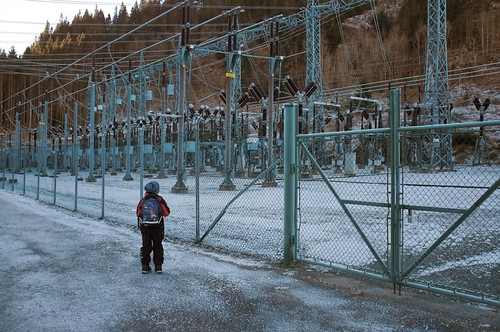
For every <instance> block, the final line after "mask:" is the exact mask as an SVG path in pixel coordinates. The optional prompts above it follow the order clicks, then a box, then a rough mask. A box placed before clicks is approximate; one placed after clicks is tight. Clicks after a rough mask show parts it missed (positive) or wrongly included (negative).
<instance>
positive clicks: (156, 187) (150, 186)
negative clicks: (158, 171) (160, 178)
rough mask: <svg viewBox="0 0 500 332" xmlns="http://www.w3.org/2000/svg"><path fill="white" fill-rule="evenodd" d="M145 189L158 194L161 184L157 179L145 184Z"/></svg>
mask: <svg viewBox="0 0 500 332" xmlns="http://www.w3.org/2000/svg"><path fill="white" fill-rule="evenodd" d="M144 190H146V192H147V193H154V194H158V193H159V192H160V185H159V184H158V182H156V181H151V182H148V183H147V184H146V185H145V186H144Z"/></svg>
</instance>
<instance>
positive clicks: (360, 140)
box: [298, 135, 390, 276]
mask: <svg viewBox="0 0 500 332" xmlns="http://www.w3.org/2000/svg"><path fill="white" fill-rule="evenodd" d="M386 142H387V138H386V137H384V136H380V137H365V136H359V135H357V136H339V137H333V138H329V139H327V140H326V141H325V147H326V159H324V161H325V162H324V163H323V164H322V165H321V164H320V163H317V164H315V163H311V160H309V159H308V158H307V157H306V156H305V153H304V151H303V150H299V155H301V158H302V165H301V173H300V178H299V192H300V196H299V197H300V198H299V209H300V213H299V232H298V233H299V247H298V256H299V257H300V258H301V259H304V260H310V261H317V262H321V263H323V264H327V265H336V266H340V267H344V268H346V269H359V270H365V271H370V272H373V273H376V274H380V275H384V276H385V275H386V274H387V273H386V272H387V266H388V263H387V259H388V245H387V241H388V236H389V233H388V232H389V217H390V209H389V207H390V205H389V203H390V202H389V200H390V199H389V196H388V194H387V187H388V172H387V167H385V166H383V165H382V163H381V160H379V159H378V158H379V157H378V152H379V150H382V149H386V147H385V145H386V144H387V143H386ZM312 143H313V141H312V140H309V139H305V140H304V141H303V146H304V147H306V148H307V149H309V148H310V147H312V146H313V144H312ZM356 151H361V153H359V154H356ZM322 154H323V152H322ZM355 155H357V156H358V159H357V160H356V159H355ZM340 156H346V159H345V160H344V161H342V162H339V161H340V159H341V157H340ZM349 158H351V159H349ZM348 163H351V164H350V165H349V164H348ZM356 165H358V166H356ZM346 169H347V171H346ZM320 173H322V174H323V176H324V178H322V176H320ZM325 178H326V181H324V180H325Z"/></svg>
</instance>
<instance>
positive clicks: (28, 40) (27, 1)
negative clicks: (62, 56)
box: [0, 0, 135, 55]
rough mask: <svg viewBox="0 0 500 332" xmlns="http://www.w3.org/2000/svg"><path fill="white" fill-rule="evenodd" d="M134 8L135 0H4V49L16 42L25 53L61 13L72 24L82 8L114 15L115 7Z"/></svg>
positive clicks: (0, 38)
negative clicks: (47, 24)
mask: <svg viewBox="0 0 500 332" xmlns="http://www.w3.org/2000/svg"><path fill="white" fill-rule="evenodd" d="M122 2H123V4H124V5H125V6H126V7H127V10H128V11H130V8H131V7H132V5H133V4H134V3H135V0H101V1H89V0H0V49H4V50H5V52H7V53H8V52H9V50H10V49H11V47H12V46H13V45H14V46H15V48H16V51H17V54H18V55H21V54H22V53H24V50H25V49H26V47H28V46H30V45H31V44H32V43H33V42H34V41H35V37H38V36H39V35H40V33H41V32H43V29H44V28H45V24H46V23H47V21H48V22H49V23H50V25H51V26H52V27H54V28H55V26H56V25H57V23H58V22H59V19H60V17H61V14H63V17H66V18H67V20H68V21H69V22H70V23H71V22H72V21H73V18H74V17H75V15H77V14H78V11H79V10H81V12H82V14H83V13H84V12H85V9H88V10H89V13H91V14H93V13H94V10H95V7H96V5H97V7H98V8H99V9H102V11H103V12H104V15H105V16H107V15H108V14H110V15H111V17H113V15H114V12H115V7H118V8H120V6H121V4H122Z"/></svg>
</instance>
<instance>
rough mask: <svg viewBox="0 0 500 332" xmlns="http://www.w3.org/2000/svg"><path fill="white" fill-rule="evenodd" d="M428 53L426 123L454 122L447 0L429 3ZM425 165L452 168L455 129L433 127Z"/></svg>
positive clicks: (426, 143)
mask: <svg viewBox="0 0 500 332" xmlns="http://www.w3.org/2000/svg"><path fill="white" fill-rule="evenodd" d="M427 11H428V12H427V54H426V69H425V96H424V110H425V124H432V125H436V124H445V123H450V120H451V107H450V104H449V92H448V58H447V50H446V0H428V2H427ZM424 136H425V137H424V150H423V156H422V157H423V160H422V164H423V165H426V166H427V167H429V168H430V169H434V168H436V167H440V168H450V167H451V154H452V151H451V132H450V131H449V130H429V131H428V132H426V134H425V135H424Z"/></svg>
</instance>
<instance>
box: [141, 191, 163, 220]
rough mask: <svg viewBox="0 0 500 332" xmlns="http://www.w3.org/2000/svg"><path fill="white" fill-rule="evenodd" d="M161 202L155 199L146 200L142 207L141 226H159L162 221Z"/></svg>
mask: <svg viewBox="0 0 500 332" xmlns="http://www.w3.org/2000/svg"><path fill="white" fill-rule="evenodd" d="M162 218H163V217H162V211H161V206H160V202H159V201H158V199H156V198H155V197H149V198H146V199H144V201H143V202H142V206H141V224H142V225H158V224H159V223H160V222H161V221H162Z"/></svg>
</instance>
